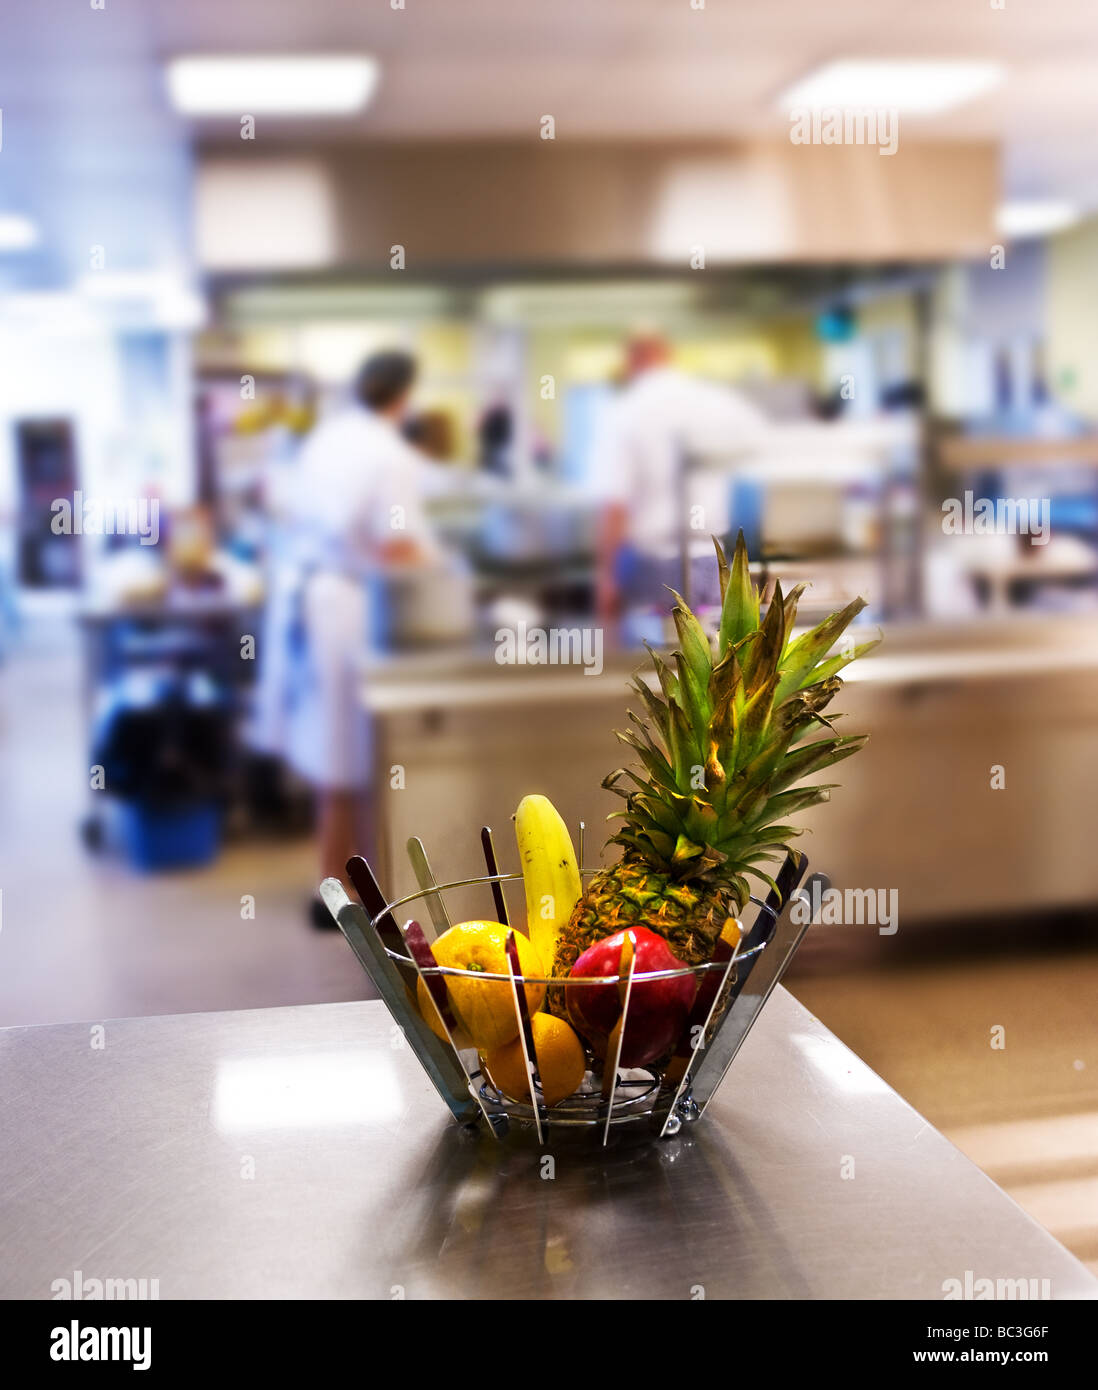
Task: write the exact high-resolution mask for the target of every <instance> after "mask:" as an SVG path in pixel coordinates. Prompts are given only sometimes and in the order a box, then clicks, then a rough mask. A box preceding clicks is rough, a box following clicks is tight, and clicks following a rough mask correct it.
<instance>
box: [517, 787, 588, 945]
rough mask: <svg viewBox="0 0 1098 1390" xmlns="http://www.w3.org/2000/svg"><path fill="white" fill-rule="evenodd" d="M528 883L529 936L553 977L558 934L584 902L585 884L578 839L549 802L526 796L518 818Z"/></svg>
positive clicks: (526, 882)
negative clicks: (574, 839)
mask: <svg viewBox="0 0 1098 1390" xmlns="http://www.w3.org/2000/svg"><path fill="white" fill-rule="evenodd" d="M515 836H516V838H517V840H518V850H519V861H520V863H521V864H522V881H523V884H524V886H525V888H526V930H527V934H528V935H529V937H530V940H531V941H532V942H533V943H534V945H535V946H536V947H537V950H538V954H539V955H540V956H541V958H542V960H543V961H544V963H545V969H546V971H547V972H548V970H549V967H550V966H551V965H552V962H553V956H554V954H555V953H556V948H557V934H558V932H559V931H560V929H561V928H562V927H563V926H565V925H566V924H567V922H568V919H569V917H571V915H572V909H573V908H574V907H575V905H576V903H577V902H579V898H580V894H581V893H582V891H583V885H582V883H581V882H580V871H579V865H578V864H577V863H576V851H575V850H574V849H573V847H572V837H571V835H569V833H568V827H567V826H566V825H565V823H564V821H563V820H562V819H561V815H560V812H559V811H558V810H557V808H556V807H555V806H554V805H553V803H552V802H551V801H550V800H549V798H548V797H547V796H524V797H523V798H522V800H521V801H520V802H519V804H518V810H517V811H516V812H515Z"/></svg>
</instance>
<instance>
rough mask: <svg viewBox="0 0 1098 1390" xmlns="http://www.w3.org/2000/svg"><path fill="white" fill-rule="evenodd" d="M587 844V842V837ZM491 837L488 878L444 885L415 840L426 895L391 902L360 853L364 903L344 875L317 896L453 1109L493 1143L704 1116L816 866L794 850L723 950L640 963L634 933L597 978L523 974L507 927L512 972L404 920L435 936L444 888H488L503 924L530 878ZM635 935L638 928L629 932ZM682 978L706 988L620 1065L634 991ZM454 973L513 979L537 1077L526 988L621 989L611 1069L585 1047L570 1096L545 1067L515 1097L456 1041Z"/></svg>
mask: <svg viewBox="0 0 1098 1390" xmlns="http://www.w3.org/2000/svg"><path fill="white" fill-rule="evenodd" d="M580 844H581V846H582V837H581V840H580ZM481 846H482V850H483V852H484V857H485V861H486V863H487V866H488V870H489V872H488V873H487V874H483V875H477V876H474V877H470V878H468V879H461V880H457V881H454V882H450V883H437V882H436V881H435V879H434V877H433V874H432V872H431V869H430V865H429V862H428V859H427V855H426V853H425V851H424V848H423V845H422V843H421V842H420V841H419V839H418V838H413V839H412V840H411V841H409V846H408V848H409V854H410V857H411V860H412V865H413V870H414V872H415V875H416V881H417V882H418V883H419V885H420V886H419V889H418V891H417V892H415V893H410V894H408V895H407V896H405V897H403V898H398V899H396V900H394V901H388V900H387V899H386V898H385V895H384V893H383V892H382V890H381V888H380V887H379V885H378V882H377V879H376V877H375V876H374V873H373V870H372V869H371V868H370V866H369V865H368V864H367V863H366V861H365V860H364V859H362V858H359V857H356V858H354V859H352V860H351V861H350V862H349V863H348V865H347V869H348V874H349V876H350V878H351V881H352V883H353V885H354V887H355V890H356V892H357V893H358V894H359V896H360V897H361V899H362V903H363V906H360V905H359V904H357V903H355V902H353V901H352V900H351V898H349V897H348V895H347V893H346V891H345V890H344V888H343V885H342V884H341V883H340V881H339V880H338V879H334V878H329V879H325V880H324V882H323V883H322V884H321V887H320V891H321V896H322V897H323V899H324V901H325V902H326V903H327V905H328V908H329V910H330V911H331V913H332V915H333V916H334V917H335V919H336V922H337V923H338V925H339V928H340V930H341V931H342V932H343V934H344V936H345V937H346V939H347V942H348V944H349V945H350V947H351V949H352V950H353V951H354V953H355V955H356V957H357V958H358V961H359V963H360V964H361V965H362V967H363V969H364V970H365V971H366V973H367V974H368V975H369V976H370V979H371V980H372V981H373V983H374V986H375V988H376V989H377V991H378V993H379V994H380V996H381V998H382V999H383V1000H384V1001H385V1003H386V1005H387V1006H388V1008H389V1011H390V1012H391V1014H392V1015H393V1018H394V1020H395V1022H396V1024H397V1025H398V1026H399V1027H400V1029H401V1030H402V1033H403V1036H404V1039H405V1041H406V1042H407V1043H408V1045H409V1046H410V1047H411V1048H412V1050H413V1051H414V1052H415V1054H416V1056H417V1058H418V1059H419V1061H420V1063H421V1064H422V1065H423V1067H424V1070H425V1071H426V1072H427V1074H428V1076H429V1077H430V1078H431V1080H432V1082H433V1083H434V1086H435V1088H436V1090H437V1091H438V1092H439V1095H440V1096H441V1097H442V1099H443V1100H444V1101H445V1102H446V1104H447V1105H448V1106H449V1108H450V1110H451V1112H452V1114H453V1115H454V1118H455V1119H456V1120H458V1121H459V1122H460V1123H462V1124H473V1125H476V1124H480V1123H483V1125H484V1127H485V1128H486V1129H487V1131H488V1132H489V1133H491V1134H492V1135H493V1136H494V1137H496V1138H497V1139H499V1138H502V1137H503V1135H505V1134H506V1133H507V1132H508V1130H509V1129H510V1127H511V1125H512V1122H514V1127H515V1129H517V1130H518V1131H520V1132H521V1131H523V1130H533V1131H534V1132H535V1133H536V1134H537V1137H538V1139H539V1141H543V1140H545V1139H549V1140H551V1139H553V1138H554V1137H562V1136H563V1135H564V1134H565V1133H567V1132H572V1133H576V1132H587V1133H588V1134H597V1135H598V1136H599V1137H600V1139H601V1142H602V1144H603V1145H605V1144H607V1143H608V1141H609V1139H610V1136H611V1133H612V1132H613V1131H614V1130H615V1129H617V1128H619V1127H623V1126H630V1127H631V1128H632V1129H634V1130H637V1131H640V1132H642V1133H643V1132H645V1130H647V1132H649V1133H650V1134H652V1135H658V1136H659V1137H661V1138H662V1137H671V1136H674V1135H675V1134H677V1133H678V1132H679V1131H680V1130H681V1129H682V1127H683V1125H684V1124H689V1123H692V1122H694V1121H695V1120H697V1119H698V1118H699V1117H700V1115H701V1114H702V1112H703V1111H704V1109H705V1107H706V1105H707V1104H708V1102H709V1100H710V1098H711V1097H712V1095H713V1092H714V1091H715V1090H716V1088H717V1086H718V1085H719V1084H720V1082H721V1080H722V1079H723V1078H724V1076H725V1074H726V1073H727V1071H728V1068H729V1066H730V1065H731V1063H732V1060H733V1059H734V1057H735V1055H736V1052H737V1051H738V1050H739V1047H740V1045H741V1044H742V1042H743V1040H744V1038H745V1037H746V1036H747V1033H748V1031H749V1030H750V1028H751V1027H752V1025H753V1024H754V1022H755V1019H756V1018H757V1017H758V1014H759V1012H760V1011H761V1009H762V1007H763V1006H764V1004H765V1003H766V1001H767V999H768V998H769V997H770V994H771V992H772V991H773V988H774V986H775V985H776V984H777V982H778V981H779V980H780V979H781V976H782V974H783V973H784V971H785V969H786V967H787V965H788V964H789V961H790V960H791V959H792V957H793V954H794V952H795V951H796V949H797V947H798V946H799V945H800V942H801V940H802V938H803V936H804V934H805V931H806V930H807V928H808V924H809V915H808V912H807V911H806V904H807V903H808V902H810V901H811V898H806V897H805V894H804V889H802V888H800V887H799V885H800V884H801V881H802V879H804V876H805V871H806V868H807V861H806V859H805V857H804V856H803V855H801V854H796V853H792V852H791V853H790V854H789V855H788V856H787V857H786V859H785V861H784V863H783V865H782V867H781V869H780V870H779V872H778V874H777V877H776V879H775V887H774V888H773V889H772V890H771V892H770V894H769V895H768V897H767V898H766V899H765V900H762V899H758V898H754V897H753V898H752V899H751V904H752V905H753V907H754V909H755V915H754V918H753V920H751V921H749V922H747V923H746V924H745V929H744V930H743V931H742V934H741V936H740V939H739V941H738V943H737V944H736V945H735V947H728V948H726V949H725V950H723V951H718V953H717V955H716V956H715V957H714V959H713V960H711V961H708V962H704V963H702V964H700V965H696V966H684V967H682V968H681V969H677V970H660V971H647V972H645V971H641V970H638V969H637V968H636V963H635V960H634V957H633V951H632V944H633V943H632V940H631V939H627V941H626V943H625V945H624V946H623V950H622V957H623V960H622V965H621V967H620V969H619V973H618V974H616V975H610V976H605V977H600V978H596V979H592V978H587V977H585V978H584V979H583V981H582V985H581V984H579V983H577V984H572V983H570V982H568V981H562V980H560V979H553V980H550V979H548V978H542V977H534V976H528V975H527V976H524V975H522V974H520V973H519V969H518V953H517V951H516V950H515V948H514V941H513V931H512V930H511V929H510V928H509V931H508V952H507V954H508V972H507V973H506V974H502V973H501V974H491V973H488V972H484V971H470V970H463V969H458V968H456V967H449V966H440V965H439V964H438V963H437V961H436V960H435V957H434V955H433V953H432V950H431V940H432V939H434V935H432V933H431V931H430V930H429V929H428V928H425V927H423V926H421V925H420V923H419V922H418V921H416V920H415V919H414V918H409V919H406V920H405V922H404V925H403V927H401V928H399V929H398V927H397V923H398V921H399V920H400V917H401V916H403V913H402V912H401V909H409V910H410V909H411V908H412V905H413V904H422V907H421V909H420V911H425V912H426V920H427V921H428V922H429V923H430V924H431V925H432V928H433V932H434V934H435V935H437V934H441V932H442V931H444V930H446V928H447V926H448V925H449V923H450V921H451V920H452V919H453V916H454V914H453V913H451V912H449V911H448V909H447V906H446V900H447V896H448V895H453V894H455V893H457V892H458V891H459V890H460V891H463V892H464V891H465V890H468V889H470V888H475V887H478V886H481V885H483V887H484V890H485V895H486V897H488V899H489V901H490V903H491V911H492V913H493V914H494V919H493V920H499V921H502V922H503V923H504V924H505V925H507V923H508V916H507V910H506V901H505V896H504V887H503V886H504V885H505V884H507V883H513V882H517V883H519V884H521V881H522V874H521V873H500V872H499V871H498V867H497V863H496V857H495V850H494V847H493V844H492V833H491V830H490V829H489V828H488V827H484V829H483V830H482V831H481ZM581 854H582V849H581ZM580 872H581V874H582V876H583V877H584V878H588V877H590V876H591V875H592V874H594V873H595V872H596V871H595V870H594V869H582V868H581V871H580ZM814 881H818V882H819V883H820V884H821V886H822V887H826V886H827V882H828V881H827V879H826V878H825V877H824V876H823V875H821V874H816V875H813V877H812V879H811V880H809V886H811V883H812V882H814ZM802 899H803V902H801V900H802ZM794 903H798V905H799V910H798V911H797V912H796V913H793V911H792V910H791V909H792V906H793V904H794ZM628 935H629V938H631V937H632V934H631V933H630V934H628ZM683 976H693V977H694V978H695V979H696V981H697V984H698V990H697V993H696V995H695V1002H694V1005H693V1008H692V1009H691V1010H690V1012H689V1014H688V1015H686V1016H685V1022H684V1025H683V1026H682V1028H681V1030H680V1035H679V1037H678V1039H677V1041H676V1042H675V1043H674V1044H673V1045H672V1047H671V1048H670V1049H668V1050H667V1051H666V1052H665V1054H664V1056H662V1057H661V1058H659V1059H657V1061H656V1062H654V1063H652V1064H651V1065H645V1066H631V1067H623V1066H621V1065H620V1055H621V1043H622V1039H623V1038H624V1037H625V1036H626V1032H627V1030H628V1029H629V1010H630V1004H631V1001H633V1000H634V999H636V998H637V997H638V995H637V991H638V989H640V988H643V987H645V986H646V985H653V984H655V983H656V982H658V981H669V980H673V979H677V978H679V977H683ZM454 977H465V978H466V979H470V980H476V981H478V982H481V983H487V982H492V981H495V982H498V983H500V984H506V985H508V986H509V990H510V998H511V999H512V1002H513V1004H514V1008H515V1015H516V1024H517V1034H518V1037H519V1039H520V1040H521V1042H522V1045H523V1051H524V1059H525V1060H526V1061H527V1062H528V1064H529V1065H528V1068H527V1069H528V1071H529V1072H530V1073H531V1074H533V1073H534V1068H535V1067H536V1058H535V1057H534V1056H533V1055H531V1054H532V1053H533V1034H532V1030H531V1021H530V1017H529V1014H528V1011H527V1005H526V988H525V987H526V986H529V985H546V986H552V987H553V988H554V989H555V990H557V991H561V990H564V991H567V990H568V989H576V988H583V989H585V990H602V989H607V990H614V991H616V992H617V994H618V998H619V999H620V1001H621V1009H622V1012H621V1017H620V1021H619V1026H618V1027H616V1028H615V1029H614V1032H613V1034H612V1035H611V1040H610V1044H609V1047H608V1052H609V1055H610V1056H611V1057H613V1058H614V1062H613V1063H611V1064H609V1065H608V1064H607V1062H606V1061H605V1060H603V1059H600V1058H599V1057H597V1056H595V1055H594V1053H593V1052H592V1051H591V1049H590V1048H588V1049H587V1063H588V1069H587V1073H586V1076H585V1078H584V1081H583V1083H582V1084H581V1086H580V1087H579V1089H578V1090H577V1092H576V1093H575V1094H574V1095H572V1096H570V1097H568V1098H567V1099H566V1100H564V1101H562V1102H560V1103H559V1104H557V1105H555V1106H553V1107H552V1108H550V1107H548V1106H546V1105H545V1103H544V1100H543V1098H542V1096H541V1091H540V1087H539V1085H538V1084H537V1078H536V1074H535V1075H534V1082H533V1086H532V1092H531V1094H530V1096H529V1097H528V1098H527V1099H526V1100H522V1101H520V1100H515V1099H509V1098H508V1097H506V1096H504V1095H502V1094H501V1093H500V1092H499V1091H498V1090H497V1089H496V1088H495V1087H494V1086H493V1085H492V1083H491V1082H490V1081H489V1079H488V1078H487V1076H486V1075H485V1074H484V1072H483V1071H482V1069H481V1063H480V1058H479V1056H478V1054H477V1052H476V1050H475V1049H472V1048H460V1047H459V1046H457V1045H456V1043H455V1033H456V1031H457V1030H456V1027H455V1020H454V1018H453V1015H452V1013H451V1011H450V1008H449V1004H448V996H447V992H446V989H445V979H446V978H454ZM420 980H422V981H423V983H424V985H425V986H426V988H427V990H428V991H429V993H430V994H431V997H432V999H434V1001H435V1003H436V1007H437V1008H438V1012H439V1014H440V1017H441V1019H442V1023H443V1028H444V1031H445V1033H446V1038H445V1039H442V1038H440V1037H439V1036H437V1035H436V1033H435V1032H433V1031H432V1029H431V1028H430V1027H429V1026H428V1025H427V1023H426V1021H425V1020H424V1018H423V1017H422V1015H421V1013H420V1011H419V1008H418V1006H417V1004H416V986H417V982H418V981H420Z"/></svg>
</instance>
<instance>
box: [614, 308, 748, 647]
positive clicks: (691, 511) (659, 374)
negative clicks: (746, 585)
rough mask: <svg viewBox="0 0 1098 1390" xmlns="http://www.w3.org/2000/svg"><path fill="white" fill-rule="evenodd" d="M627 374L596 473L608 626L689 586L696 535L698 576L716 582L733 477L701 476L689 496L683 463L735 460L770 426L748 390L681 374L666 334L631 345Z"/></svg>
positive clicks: (691, 484)
mask: <svg viewBox="0 0 1098 1390" xmlns="http://www.w3.org/2000/svg"><path fill="white" fill-rule="evenodd" d="M626 374H627V384H626V385H625V387H624V388H623V390H622V392H621V394H620V395H619V396H618V397H617V399H616V400H615V401H613V402H612V403H611V405H610V406H609V407H608V409H607V411H606V415H605V417H604V419H603V422H602V424H601V427H600V428H599V430H598V431H597V432H596V436H595V440H594V443H593V456H592V463H593V468H592V474H593V479H594V484H595V487H596V490H597V492H598V495H599V497H600V498H601V500H602V502H603V504H604V508H603V514H602V520H601V525H600V539H599V569H598V576H597V601H598V609H599V613H600V615H601V616H602V617H603V618H604V619H605V620H609V619H612V618H615V617H618V616H620V615H621V613H622V610H623V608H626V607H629V606H634V605H637V606H640V605H646V604H647V605H651V604H654V605H658V606H662V605H663V604H664V603H665V600H666V589H665V587H664V586H665V585H667V584H671V585H673V586H674V587H675V588H679V587H680V586H681V556H682V538H683V536H684V534H686V533H687V532H690V533H694V534H696V540H694V541H693V542H692V543H691V545H690V553H691V555H692V556H694V557H696V558H697V559H699V560H700V563H698V564H696V565H694V566H693V568H692V574H693V573H694V572H696V573H697V575H698V579H699V580H704V579H705V578H706V577H707V576H709V574H710V571H712V576H713V577H715V571H716V567H715V566H714V565H713V564H712V553H713V552H712V542H711V541H710V540H709V537H710V536H711V535H723V534H724V533H725V531H727V529H728V527H729V516H728V487H729V479H728V475H727V473H721V472H720V471H715V472H712V473H710V474H708V475H706V474H704V473H696V474H693V475H691V477H690V480H689V483H688V485H687V487H686V489H685V490H684V485H683V474H682V463H683V460H684V458H687V457H689V456H690V455H692V454H694V455H700V454H712V455H717V456H721V455H725V456H732V455H734V454H736V453H737V452H740V451H742V450H744V449H749V448H750V446H751V444H752V443H753V442H754V441H757V440H758V439H759V438H760V437H761V436H762V434H763V432H764V431H765V430H766V428H767V420H766V417H765V416H764V415H763V414H762V412H761V411H759V410H758V409H757V408H756V407H755V406H754V405H753V404H752V403H751V402H750V401H749V400H747V399H746V398H745V397H744V396H743V395H742V394H741V393H739V392H738V391H735V390H733V389H732V388H731V387H727V386H721V385H717V384H716V383H714V382H708V381H704V380H700V379H699V378H697V377H693V376H690V375H689V374H687V373H686V372H683V371H680V370H678V369H677V368H676V367H674V366H672V364H671V348H670V345H669V344H668V343H667V341H666V340H665V339H663V338H662V337H659V336H658V335H655V334H644V335H641V336H638V337H635V338H633V339H631V340H630V341H629V343H628V344H627V348H626ZM695 597H698V598H701V599H703V600H704V595H700V594H696V595H695Z"/></svg>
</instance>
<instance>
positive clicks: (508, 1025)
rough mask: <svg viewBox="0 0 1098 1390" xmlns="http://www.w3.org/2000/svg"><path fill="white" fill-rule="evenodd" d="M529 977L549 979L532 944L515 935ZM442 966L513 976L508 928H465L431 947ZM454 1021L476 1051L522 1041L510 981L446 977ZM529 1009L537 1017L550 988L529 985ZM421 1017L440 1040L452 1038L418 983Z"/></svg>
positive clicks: (478, 924)
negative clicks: (510, 967) (446, 1037)
mask: <svg viewBox="0 0 1098 1390" xmlns="http://www.w3.org/2000/svg"><path fill="white" fill-rule="evenodd" d="M515 944H516V945H517V947H518V958H519V966H520V968H521V972H522V974H523V975H524V976H528V975H534V976H544V974H545V971H544V969H543V968H542V962H541V957H540V956H539V955H538V952H537V950H536V949H535V947H534V946H533V945H532V944H531V942H530V940H529V939H528V938H527V937H525V936H523V935H522V933H521V932H515ZM431 950H432V951H433V952H434V956H435V960H436V961H437V962H438V963H439V965H445V966H451V967H454V968H456V969H459V970H470V971H475V972H476V973H477V974H480V973H486V974H489V975H506V974H507V928H506V927H505V926H504V925H503V923H502V922H459V923H458V924H457V926H455V927H451V928H450V930H449V931H446V932H443V933H442V935H441V936H440V937H439V938H438V940H437V941H434V942H432V943H431ZM438 978H440V979H442V980H444V981H445V983H446V993H447V994H448V996H449V999H450V1008H451V1010H452V1011H453V1014H454V1017H455V1019H456V1020H457V1022H458V1024H459V1025H460V1027H461V1030H462V1031H463V1032H464V1033H465V1034H466V1035H467V1037H468V1039H469V1040H470V1041H471V1043H472V1045H473V1046H474V1047H479V1048H482V1049H484V1050H485V1051H487V1050H488V1049H490V1048H493V1047H499V1046H500V1045H501V1044H502V1043H506V1042H510V1041H511V1039H512V1038H517V1037H518V1019H517V1018H516V1016H515V997H514V994H513V993H512V990H511V983H510V981H509V980H477V979H472V978H470V977H468V976H465V975H442V976H440V977H438ZM525 989H526V1007H527V1008H528V1009H529V1010H530V1013H531V1014H534V1013H536V1012H537V1011H538V1009H540V1008H541V1004H542V1000H543V999H544V998H545V986H544V985H526V986H525ZM416 998H417V1001H418V1003H419V1011H420V1013H421V1014H422V1015H423V1017H424V1018H425V1019H426V1020H427V1022H428V1024H430V1026H431V1028H432V1029H433V1030H434V1032H436V1033H437V1034H438V1035H439V1037H440V1038H444V1037H445V1036H446V1034H445V1031H444V1030H443V1027H442V1020H441V1019H440V1018H439V1016H438V1010H437V1009H436V1008H435V1005H434V1001H433V1000H432V999H431V996H430V993H429V991H428V989H427V986H426V985H425V984H424V982H423V981H422V980H417V981H416ZM459 1045H460V1042H459Z"/></svg>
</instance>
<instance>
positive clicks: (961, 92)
mask: <svg viewBox="0 0 1098 1390" xmlns="http://www.w3.org/2000/svg"><path fill="white" fill-rule="evenodd" d="M1004 76H1005V74H1004V71H1003V69H1002V67H1001V66H1000V64H998V63H985V62H966V61H963V60H956V61H955V60H953V59H943V60H941V61H937V60H927V61H924V60H922V59H910V60H909V59H895V60H891V59H890V60H881V61H877V60H876V59H871V58H849V59H843V60H840V61H838V62H834V63H826V64H825V65H824V66H823V67H822V68H817V69H816V71H815V72H811V73H809V74H808V76H807V77H804V78H802V79H801V81H800V82H797V83H795V84H794V85H793V86H792V87H790V88H789V90H788V91H787V92H785V93H784V94H783V96H782V98H781V107H782V110H784V111H790V110H793V109H796V108H801V109H804V108H808V109H809V110H819V109H820V108H821V107H824V106H841V107H853V106H871V107H877V108H885V109H887V110H889V111H901V112H906V113H910V114H911V115H923V116H930V115H935V114H936V113H938V112H940V111H948V110H949V109H950V108H951V107H954V106H960V105H961V103H962V102H965V101H971V100H972V98H973V97H977V96H981V95H982V94H983V93H984V92H988V91H990V90H991V89H992V87H996V86H998V84H999V83H1000V82H1001V81H1002V80H1003V77H1004Z"/></svg>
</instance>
